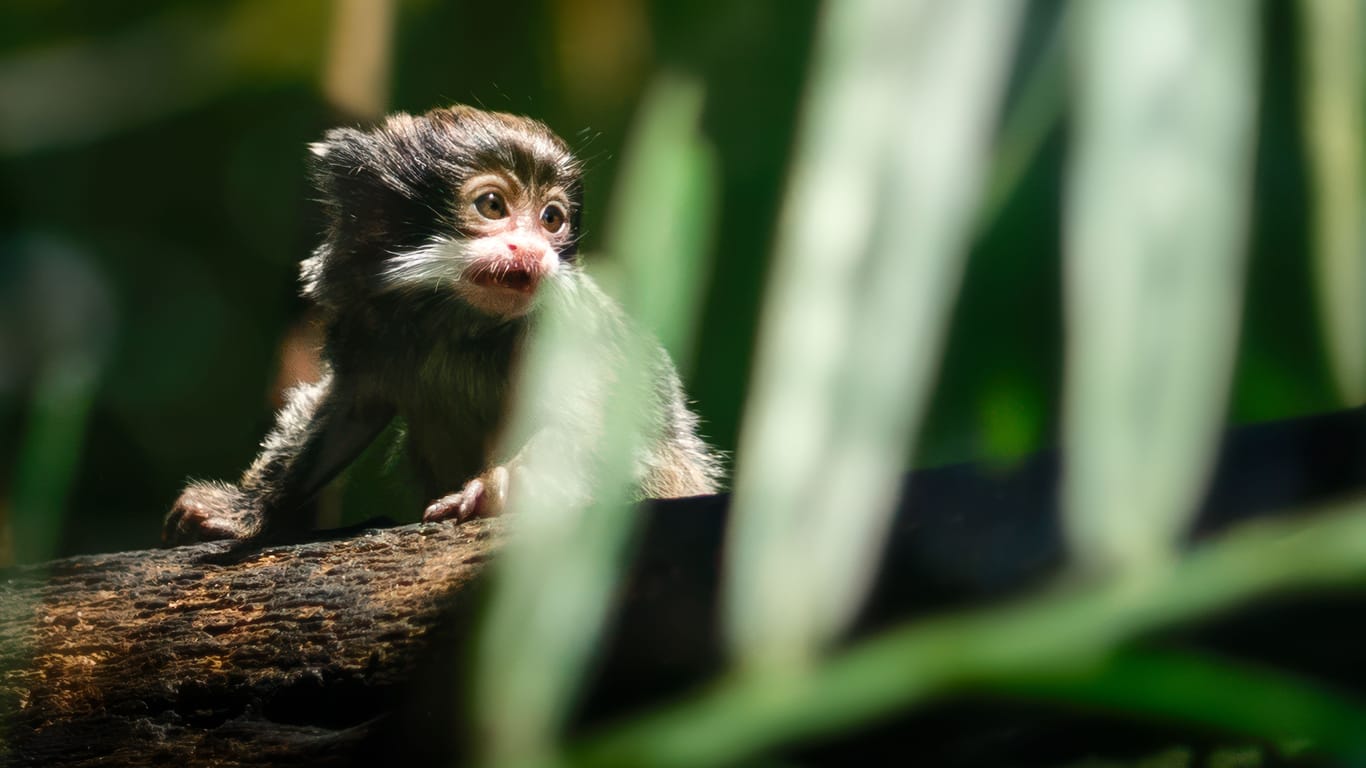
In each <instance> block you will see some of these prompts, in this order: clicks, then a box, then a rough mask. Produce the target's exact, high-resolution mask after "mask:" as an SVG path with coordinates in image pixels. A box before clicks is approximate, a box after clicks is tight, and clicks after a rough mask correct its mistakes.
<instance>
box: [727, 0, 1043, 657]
mask: <svg viewBox="0 0 1366 768" xmlns="http://www.w3.org/2000/svg"><path fill="white" fill-rule="evenodd" d="M1020 10H1021V4H1020V3H1017V2H997V1H994V0H988V1H986V2H980V1H977V0H974V1H972V2H958V3H936V2H933V1H932V0H931V1H927V2H909V1H903V0H883V1H879V0H861V1H858V2H854V1H850V2H831V3H829V4H827V5H826V7H825V15H824V18H823V23H822V26H821V29H820V37H819V41H818V44H817V53H816V60H815V68H814V70H813V73H812V79H811V83H810V86H809V91H808V95H807V103H806V109H805V112H804V116H803V121H804V122H803V124H802V129H801V130H802V136H801V139H800V141H799V144H798V148H797V156H796V159H795V165H794V167H793V174H792V177H791V187H790V191H789V193H788V198H787V203H786V206H785V208H784V211H783V214H782V218H781V220H780V222H779V235H778V244H777V255H776V263H775V266H774V272H773V276H772V279H771V282H770V284H769V290H768V296H767V298H766V300H765V306H764V310H763V316H762V319H761V333H760V338H759V348H758V352H757V358H758V359H757V363H756V373H755V381H754V383H753V386H752V388H751V391H750V395H749V402H748V405H747V409H746V413H745V421H744V429H743V432H742V435H741V441H740V447H739V451H738V456H739V469H738V475H737V477H736V482H735V504H734V507H733V511H734V512H733V517H732V527H731V531H730V535H729V541H728V547H727V550H726V558H727V561H726V570H727V574H728V577H727V581H726V608H725V610H726V626H727V632H728V635H729V642H730V644H731V647H732V649H733V650H734V651H735V653H736V654H737V655H738V656H739V658H740V659H741V661H742V662H743V663H745V664H746V665H748V666H750V667H751V668H755V667H775V668H780V667H784V666H787V665H790V664H794V663H797V664H800V663H803V662H805V661H808V660H809V659H810V658H811V656H812V654H814V653H815V652H817V651H818V650H819V649H820V648H821V646H822V645H823V644H825V643H826V642H828V641H829V640H830V639H831V638H832V637H833V636H834V635H835V634H836V633H838V632H839V631H840V630H841V629H842V628H843V627H844V625H845V623H846V622H847V620H848V619H849V618H850V617H851V616H852V615H853V614H854V612H855V611H857V610H858V607H859V605H860V604H861V601H862V595H863V593H864V591H865V589H866V587H867V583H868V580H869V578H870V576H871V575H872V573H873V572H874V571H875V569H876V568H877V565H878V553H879V552H880V550H881V546H882V540H883V534H884V532H885V530H886V527H887V519H888V514H889V511H890V509H891V505H892V502H893V500H894V498H895V495H896V493H897V490H898V488H899V479H900V474H901V472H902V471H903V470H904V469H905V467H906V463H907V456H906V448H905V446H906V445H907V443H908V442H909V441H908V437H909V436H911V435H913V434H915V433H916V431H917V429H918V426H919V422H920V418H921V413H922V410H923V408H924V404H925V401H926V399H927V396H928V394H929V391H930V387H931V384H932V382H933V381H934V373H935V370H936V364H937V361H938V357H939V349H940V346H941V342H942V338H943V334H944V328H945V325H946V320H947V316H948V312H949V309H950V307H952V305H953V299H954V297H955V295H956V293H957V290H958V282H959V277H960V275H961V272H962V262H963V257H964V253H965V250H966V247H967V245H968V239H969V237H970V235H971V231H972V228H973V225H974V216H975V214H976V206H977V202H978V197H979V193H980V188H981V185H982V180H983V177H984V175H985V173H986V170H987V168H986V165H987V163H986V159H987V157H988V156H989V152H988V147H989V144H990V140H991V137H992V127H993V121H994V116H995V113H996V110H997V107H998V102H999V96H1000V91H1001V88H1002V85H1003V80H1004V75H1005V68H1006V66H1007V65H1008V63H1009V61H1010V52H1011V47H1012V42H1013V41H1014V37H1015V27H1016V22H1017V20H1018V16H1019V13H1020Z"/></svg>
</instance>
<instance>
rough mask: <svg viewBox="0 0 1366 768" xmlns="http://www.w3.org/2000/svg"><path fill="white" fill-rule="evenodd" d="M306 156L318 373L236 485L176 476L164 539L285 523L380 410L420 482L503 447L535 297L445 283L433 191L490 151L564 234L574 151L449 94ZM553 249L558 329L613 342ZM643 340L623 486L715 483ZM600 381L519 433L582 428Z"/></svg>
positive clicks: (491, 459)
mask: <svg viewBox="0 0 1366 768" xmlns="http://www.w3.org/2000/svg"><path fill="white" fill-rule="evenodd" d="M315 155H316V156H317V158H318V160H317V167H316V169H315V173H316V176H317V178H318V184H319V187H320V189H321V190H322V191H323V193H324V195H325V198H326V199H325V201H324V204H325V205H326V207H327V210H328V213H329V218H330V220H331V224H330V226H329V230H328V235H327V238H326V239H325V241H324V242H323V244H322V245H321V246H320V247H319V248H318V250H317V251H316V252H315V254H314V255H313V256H312V257H311V258H310V259H307V260H305V261H304V263H303V265H302V280H303V285H304V293H305V295H306V296H308V297H309V298H310V299H312V300H313V301H315V302H316V303H317V304H318V305H319V307H320V308H321V309H322V312H323V323H324V327H325V338H326V342H325V347H324V355H323V356H324V359H325V362H326V364H327V368H326V372H325V373H324V375H323V376H322V377H321V378H320V379H319V380H318V381H316V382H312V383H308V384H302V385H300V386H298V387H296V388H294V389H293V390H291V391H290V393H289V394H288V402H287V404H286V405H285V407H284V408H282V409H281V411H280V412H279V414H278V416H277V420H276V424H275V427H274V429H272V431H271V432H270V434H268V435H267V437H266V438H265V440H264V441H263V443H262V450H261V453H260V455H259V456H258V457H257V459H256V460H255V461H254V462H253V463H252V464H251V466H250V467H249V468H248V469H247V471H246V472H245V473H244V474H243V476H242V478H241V480H240V481H239V483H238V484H237V485H236V486H233V485H228V484H224V483H191V484H190V485H189V486H188V487H187V488H186V490H185V492H184V493H183V494H182V496H181V499H180V500H179V501H178V502H177V504H176V506H175V508H174V509H173V510H172V513H171V515H170V516H169V517H168V519H167V526H166V531H165V535H166V538H167V540H168V541H172V542H178V541H186V540H195V539H198V538H242V537H249V536H255V535H259V534H261V533H263V532H265V531H267V530H280V529H293V528H298V527H302V525H304V524H305V523H306V521H303V520H300V519H299V517H300V515H299V513H298V511H299V510H301V509H303V508H304V507H305V505H306V502H307V501H308V500H309V499H310V498H311V497H312V496H313V495H314V494H316V493H317V491H318V490H320V489H321V488H322V487H323V486H324V485H325V484H326V483H327V482H328V481H329V480H330V479H331V478H332V477H334V476H335V475H336V474H337V473H338V472H339V471H341V470H342V469H343V468H345V467H346V466H347V465H348V464H349V463H350V462H351V461H352V460H354V458H355V457H356V456H357V455H358V454H359V453H360V452H361V451H362V450H363V449H364V448H365V447H366V445H368V444H369V443H370V442H371V441H372V440H373V439H374V438H375V437H376V435H378V434H379V433H380V432H381V431H382V430H383V429H384V428H385V427H386V426H387V425H388V424H389V422H390V421H392V420H393V419H394V418H395V417H400V418H402V419H403V420H404V422H405V423H406V426H407V429H406V431H405V434H404V438H403V439H404V441H405V445H404V448H405V450H406V452H407V454H408V457H409V459H410V463H411V465H412V466H413V467H414V469H415V471H416V474H417V480H418V482H419V483H420V484H421V487H422V489H423V491H424V492H425V493H426V494H427V496H428V497H429V498H437V497H440V496H442V495H444V494H449V493H452V492H454V491H459V490H460V489H461V488H462V486H464V485H465V484H466V483H467V482H469V481H471V480H472V479H473V478H475V477H477V476H479V475H480V474H481V473H483V472H485V471H486V470H489V469H490V468H491V467H494V466H496V465H500V464H503V463H506V462H510V461H513V460H515V459H516V457H515V456H497V455H495V450H496V447H497V446H498V445H499V444H500V439H501V438H502V437H503V436H502V430H503V429H504V427H505V425H506V421H507V417H508V415H509V407H510V403H511V399H512V389H513V387H512V382H513V380H514V375H515V369H516V366H517V361H518V358H519V353H520V352H521V350H522V347H523V345H524V342H525V339H526V336H527V333H528V332H529V330H530V328H531V327H532V326H533V325H534V323H535V321H536V317H537V312H536V309H535V308H534V305H533V309H532V310H531V312H529V313H528V314H527V315H524V316H522V317H518V318H514V319H506V318H498V317H492V316H489V315H486V314H483V313H481V312H480V311H479V310H476V309H474V308H473V307H472V306H470V305H469V304H467V303H466V302H464V301H463V300H461V299H460V298H459V296H458V295H457V293H456V292H455V291H454V290H453V286H452V285H451V281H452V280H453V279H455V278H453V277H452V276H451V275H450V274H449V273H447V272H443V267H442V262H441V261H440V259H441V258H442V257H443V256H442V254H443V253H445V252H444V251H442V249H443V248H454V247H458V246H459V243H460V242H461V233H459V232H458V231H452V228H453V218H452V217H451V216H450V215H449V214H448V212H446V211H444V210H443V209H442V208H441V202H440V201H441V200H443V199H445V198H447V197H449V190H450V189H451V188H453V186H456V185H458V184H459V183H460V181H461V179H462V178H463V177H464V176H465V175H467V174H470V173H472V172H474V170H477V169H480V168H483V167H487V166H481V164H490V163H491V164H493V165H494V167H500V168H504V169H505V170H507V171H508V172H510V173H514V174H516V175H517V177H518V178H522V179H532V181H528V182H527V183H529V184H535V183H559V184H562V185H564V186H566V187H567V188H569V189H570V190H571V196H572V205H573V209H572V211H571V212H570V216H571V221H572V222H573V225H574V227H575V229H574V231H573V233H572V234H573V236H574V237H577V222H578V218H579V201H578V195H579V190H580V188H581V185H580V182H579V175H578V174H579V171H578V165H577V163H576V162H575V161H574V160H573V158H572V156H571V155H569V153H568V150H567V148H566V147H565V146H564V144H563V142H561V141H560V140H559V139H558V138H557V137H555V136H554V135H553V134H551V133H550V132H549V130H548V129H546V128H545V127H544V126H542V125H540V124H539V123H535V122H534V121H531V120H528V119H526V118H518V117H513V116H508V115H500V114H497V113H487V112H480V111H478V110H472V109H469V108H464V107H456V108H452V109H451V110H436V111H434V112H432V113H428V114H427V115H423V116H419V117H410V116H407V115H398V116H395V117H392V118H390V119H389V120H388V121H387V122H386V123H385V124H384V125H383V126H381V127H380V128H378V129H376V130H374V131H372V132H369V133H364V132H360V131H354V130H350V129H343V130H339V131H333V132H330V133H329V134H328V137H327V141H326V142H324V144H322V145H320V146H319V147H317V148H315ZM537 179H540V181H537ZM405 259H406V261H405ZM561 259H562V261H561V263H560V268H559V269H558V270H557V271H555V272H554V273H553V274H551V275H550V276H549V277H547V278H546V279H545V280H544V281H543V284H542V286H541V287H540V288H539V289H538V294H537V296H538V298H537V301H538V302H539V301H540V300H541V298H540V297H541V295H542V294H544V293H545V292H546V291H554V292H555V294H556V295H557V297H561V298H566V299H567V300H569V301H570V302H571V305H572V311H571V313H570V316H571V317H572V318H573V319H574V325H575V330H576V332H577V331H579V330H581V331H584V332H586V333H588V334H589V335H590V337H591V338H592V340H593V343H597V344H605V345H608V346H609V347H611V349H610V350H609V355H608V356H609V357H612V356H618V355H620V354H623V353H622V351H621V350H623V349H624V348H625V347H624V345H622V341H623V340H624V339H626V338H627V337H628V335H629V334H631V333H633V331H632V330H631V329H630V328H629V326H628V325H627V323H626V322H625V319H624V315H623V314H622V313H621V311H620V310H619V309H618V308H617V307H616V306H615V304H614V303H613V302H612V301H611V300H610V299H609V298H608V297H607V296H605V295H604V294H603V293H602V291H601V290H599V289H598V287H597V286H596V285H595V284H594V283H593V282H592V280H591V279H590V278H589V277H588V276H587V275H586V274H584V273H583V272H582V270H581V269H579V267H578V264H577V253H576V248H574V246H573V245H572V241H571V244H570V245H568V246H566V247H565V248H564V251H563V252H562V253H561ZM394 275H398V278H399V279H394ZM414 276H416V277H414ZM650 348H651V349H653V350H654V351H655V352H654V354H653V355H652V356H651V357H652V359H651V360H649V361H645V364H647V365H648V366H649V368H650V380H651V381H653V382H654V384H653V386H652V388H651V392H649V393H647V395H646V397H645V398H644V399H645V401H646V406H645V407H646V409H647V411H646V415H647V419H646V423H647V424H648V427H647V429H648V431H649V434H648V435H643V436H642V437H643V438H644V445H645V449H644V451H643V452H641V454H640V455H639V459H638V466H637V467H636V476H637V480H638V486H639V491H640V495H641V496H645V497H668V496H684V495H695V494H703V493H711V492H715V491H716V490H718V487H719V478H720V476H721V470H720V463H719V462H718V460H717V458H716V455H715V454H714V452H713V451H711V449H710V448H709V447H708V446H707V445H706V444H705V443H704V442H703V441H702V440H701V439H700V438H699V437H698V436H697V418H696V416H695V415H694V414H693V413H692V412H691V411H690V410H689V409H688V407H687V405H686V403H685V400H684V395H683V390H682V386H681V384H680V382H679V379H678V376H677V373H676V372H675V370H674V367H673V364H672V362H671V361H670V360H669V358H668V355H667V354H666V353H665V352H664V351H663V350H662V349H660V348H659V347H658V345H657V344H651V345H650ZM603 395H604V393H601V392H579V391H575V382H566V386H565V392H564V397H563V399H560V398H557V399H556V401H555V402H549V403H543V404H541V405H542V407H543V408H544V410H545V413H546V416H547V419H546V426H545V428H544V429H543V430H540V431H541V432H545V433H547V434H536V435H527V436H525V438H526V440H527V441H537V442H539V443H542V444H546V445H549V446H553V448H548V450H550V449H554V450H574V449H575V448H576V447H578V446H582V445H591V444H594V442H595V441H596V438H597V437H598V434H597V433H598V432H599V431H600V430H601V428H602V425H601V423H600V403H599V404H597V405H593V404H591V401H592V400H593V398H595V397H598V398H600V397H602V396H603ZM531 481H532V482H534V477H533V478H532V479H531Z"/></svg>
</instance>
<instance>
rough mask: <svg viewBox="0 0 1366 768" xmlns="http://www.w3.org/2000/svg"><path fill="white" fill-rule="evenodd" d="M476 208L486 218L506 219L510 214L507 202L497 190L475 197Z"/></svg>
mask: <svg viewBox="0 0 1366 768" xmlns="http://www.w3.org/2000/svg"><path fill="white" fill-rule="evenodd" d="M474 210H476V211H478V212H479V215H480V216H483V217H484V218H486V219H505V218H507V215H508V207H507V203H504V202H503V196H502V195H500V194H498V193H497V192H485V193H484V194H482V195H480V196H479V197H476V198H474Z"/></svg>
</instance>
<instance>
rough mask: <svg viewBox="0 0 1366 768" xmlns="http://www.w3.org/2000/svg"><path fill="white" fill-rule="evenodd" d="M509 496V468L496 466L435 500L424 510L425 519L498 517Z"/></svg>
mask: <svg viewBox="0 0 1366 768" xmlns="http://www.w3.org/2000/svg"><path fill="white" fill-rule="evenodd" d="M507 495H508V471H507V468H506V467H494V468H493V469H490V470H488V471H487V472H485V473H484V474H482V475H480V476H479V477H476V478H474V479H473V480H471V481H469V482H468V483H465V487H464V488H461V489H460V490H459V491H458V492H456V493H450V494H447V495H445V496H442V497H441V498H439V499H437V500H436V501H433V502H432V503H431V504H429V505H428V506H427V509H426V511H425V512H423V513H422V521H423V522H424V523H431V522H436V521H437V520H455V521H456V522H458V523H463V522H465V521H466V520H469V519H470V518H474V517H495V516H497V515H499V514H502V512H503V507H504V505H506V504H507Z"/></svg>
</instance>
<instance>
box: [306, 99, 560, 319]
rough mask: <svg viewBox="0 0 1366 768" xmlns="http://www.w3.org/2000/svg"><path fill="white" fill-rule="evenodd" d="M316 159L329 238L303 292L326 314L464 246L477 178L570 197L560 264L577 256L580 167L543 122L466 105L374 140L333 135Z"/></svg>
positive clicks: (400, 120)
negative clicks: (466, 207) (464, 210)
mask: <svg viewBox="0 0 1366 768" xmlns="http://www.w3.org/2000/svg"><path fill="white" fill-rule="evenodd" d="M310 149H311V151H312V154H313V177H314V182H315V184H316V185H317V187H318V190H319V191H320V192H321V193H322V202H323V205H324V207H325V210H326V213H327V219H328V229H327V235H326V238H325V239H324V241H323V243H322V245H321V246H319V248H318V250H317V251H316V252H315V253H314V255H313V256H312V257H311V258H309V259H307V260H305V261H304V263H303V284H304V288H303V292H304V295H305V296H307V297H308V298H310V299H313V300H314V301H316V302H317V303H318V304H319V305H321V306H322V307H324V308H325V309H329V308H337V307H343V306H350V305H354V302H356V301H358V300H363V298H364V296H365V295H367V294H373V293H374V292H376V291H379V290H383V288H384V286H385V284H386V281H385V279H384V276H385V274H386V273H389V274H392V273H393V271H394V269H395V268H399V269H402V268H404V267H405V265H406V266H407V267H409V268H411V267H412V266H413V265H412V262H413V261H414V259H415V258H416V257H417V256H420V255H421V254H423V253H432V252H433V248H434V247H438V246H444V245H445V244H448V243H450V242H451V241H454V240H459V239H461V238H462V236H463V235H464V233H462V232H461V231H460V225H459V221H458V217H457V216H456V215H455V214H456V212H455V210H454V205H455V200H456V194H457V191H458V190H459V189H460V186H461V185H462V184H463V183H464V182H465V181H467V180H468V179H470V178H471V177H472V176H474V175H475V174H478V173H487V172H489V171H495V172H502V173H506V174H509V175H511V176H513V177H514V178H516V179H517V180H518V181H519V182H520V183H521V184H522V185H524V186H526V187H529V188H530V187H550V186H558V187H560V188H562V189H564V190H565V191H566V192H567V194H568V198H569V210H568V212H567V213H568V216H569V226H570V228H571V236H570V238H569V240H568V241H567V243H566V244H565V246H564V247H561V248H560V249H559V250H558V254H559V257H560V259H562V260H572V259H574V258H575V257H576V255H577V236H578V232H579V217H580V210H581V206H582V196H583V184H582V177H581V172H580V167H579V163H578V161H577V160H575V158H574V156H573V155H572V154H571V153H570V151H569V147H568V146H567V145H565V143H564V141H563V140H561V139H560V138H559V137H558V136H556V135H555V134H554V133H553V132H551V130H550V129H549V128H547V127H546V126H545V125H544V124H542V123H540V122H538V121H536V120H532V119H530V118H527V117H521V116H518V115H511V114H507V113H502V112H485V111H483V110H478V109H474V108H471V107H466V106H460V105H458V106H453V107H448V108H443V109H435V110H432V111H430V112H427V113H425V114H422V115H416V116H414V115H409V114H404V113H397V114H394V115H391V116H389V117H388V118H386V119H385V120H384V122H383V123H381V124H380V125H378V126H377V127H375V128H373V129H371V130H359V129H355V128H337V129H333V130H331V131H328V132H327V134H326V136H325V137H324V139H323V141H321V142H318V143H316V144H313V145H312V146H311V147H310ZM395 260H399V261H398V262H395ZM421 268H422V269H428V270H434V269H435V267H434V266H433V265H426V266H423V267H421ZM434 277H435V278H439V277H440V275H434Z"/></svg>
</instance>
